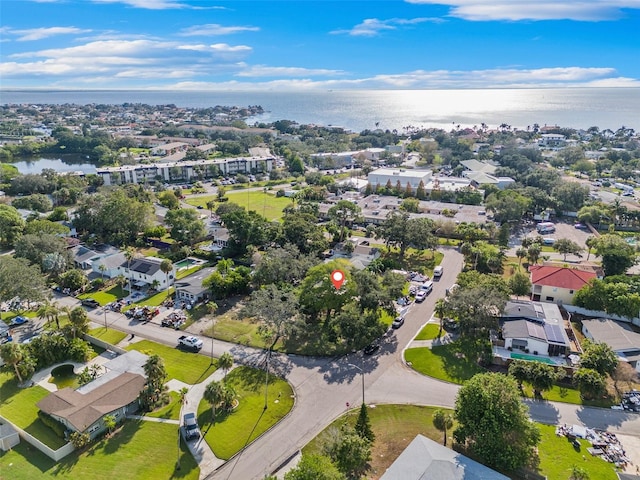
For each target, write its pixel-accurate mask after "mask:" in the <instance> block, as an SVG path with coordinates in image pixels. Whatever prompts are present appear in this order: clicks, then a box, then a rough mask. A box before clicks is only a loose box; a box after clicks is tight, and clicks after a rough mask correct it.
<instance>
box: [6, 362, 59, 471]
mask: <svg viewBox="0 0 640 480" xmlns="http://www.w3.org/2000/svg"><path fill="white" fill-rule="evenodd" d="M47 395H49V391H47V390H45V389H44V388H42V387H40V386H39V385H35V386H33V387H29V388H19V387H18V381H17V380H16V378H15V375H14V374H13V371H12V370H10V369H9V368H7V367H3V368H2V369H0V416H2V417H4V418H6V419H7V420H9V421H10V422H12V423H14V424H15V425H17V426H18V427H20V428H22V429H23V430H25V431H27V432H28V433H30V434H31V435H33V436H34V437H36V438H37V439H38V440H40V441H41V442H43V443H45V444H46V445H48V446H49V447H51V448H53V449H58V448H60V447H62V446H63V445H64V444H65V441H64V440H63V439H62V438H60V437H58V435H56V433H55V432H54V431H53V430H52V429H51V428H49V427H47V426H46V425H45V424H44V423H42V421H41V420H40V419H39V418H38V410H39V409H38V407H36V403H38V402H39V401H40V400H42V399H43V398H44V397H46V396H47ZM0 471H1V469H0Z"/></svg>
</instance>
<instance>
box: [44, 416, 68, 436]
mask: <svg viewBox="0 0 640 480" xmlns="http://www.w3.org/2000/svg"><path fill="white" fill-rule="evenodd" d="M38 418H40V420H42V423H44V424H45V425H46V426H47V427H49V428H50V429H51V430H53V431H54V432H56V435H58V436H59V437H60V438H64V434H65V432H66V431H67V427H65V426H64V425H63V424H62V423H60V422H59V421H58V420H56V419H55V418H53V417H52V416H51V415H49V414H47V413H44V412H43V411H42V410H38Z"/></svg>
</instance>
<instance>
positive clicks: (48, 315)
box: [36, 299, 58, 325]
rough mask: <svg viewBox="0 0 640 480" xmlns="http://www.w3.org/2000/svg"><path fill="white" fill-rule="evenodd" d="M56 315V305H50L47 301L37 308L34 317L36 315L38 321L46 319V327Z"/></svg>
mask: <svg viewBox="0 0 640 480" xmlns="http://www.w3.org/2000/svg"><path fill="white" fill-rule="evenodd" d="M57 313H58V307H57V305H56V304H53V303H51V301H50V300H49V299H47V300H45V301H44V302H43V303H42V304H41V305H40V307H39V308H38V311H37V312H36V315H38V318H39V319H40V320H44V319H46V321H47V323H46V325H48V324H49V323H50V322H51V320H52V319H54V318H55V317H56V315H57Z"/></svg>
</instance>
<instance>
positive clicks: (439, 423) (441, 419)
mask: <svg viewBox="0 0 640 480" xmlns="http://www.w3.org/2000/svg"><path fill="white" fill-rule="evenodd" d="M433 426H434V427H436V428H437V429H438V430H440V431H441V432H444V442H443V445H444V446H446V445H447V430H449V429H450V428H451V427H453V415H451V414H450V413H444V411H443V410H441V409H437V410H436V411H435V412H433Z"/></svg>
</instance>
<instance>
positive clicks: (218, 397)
mask: <svg viewBox="0 0 640 480" xmlns="http://www.w3.org/2000/svg"><path fill="white" fill-rule="evenodd" d="M223 394H224V385H222V384H221V383H220V382H216V381H213V382H211V383H210V384H209V385H207V386H206V388H205V389H204V395H203V398H204V399H205V400H206V401H207V402H209V405H211V410H212V415H211V425H213V424H214V423H215V421H216V407H217V406H218V405H219V404H220V402H222V398H223Z"/></svg>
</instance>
